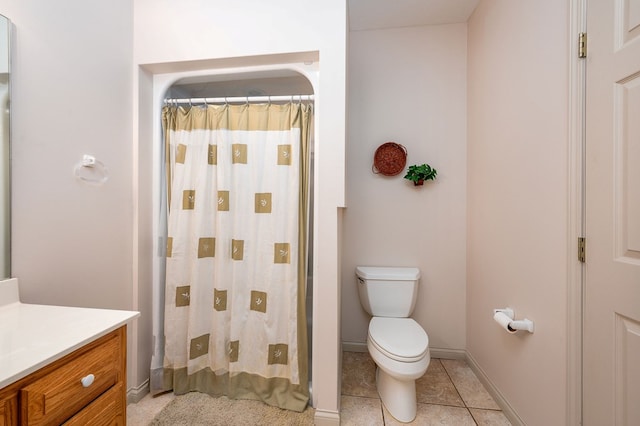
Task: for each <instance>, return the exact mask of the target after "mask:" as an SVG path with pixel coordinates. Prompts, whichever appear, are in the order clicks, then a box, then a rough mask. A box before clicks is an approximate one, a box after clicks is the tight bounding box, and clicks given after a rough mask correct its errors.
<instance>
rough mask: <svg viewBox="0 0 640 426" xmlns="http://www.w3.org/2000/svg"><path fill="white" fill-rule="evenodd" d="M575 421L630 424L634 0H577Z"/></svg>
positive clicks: (635, 188) (638, 112)
mask: <svg viewBox="0 0 640 426" xmlns="http://www.w3.org/2000/svg"><path fill="white" fill-rule="evenodd" d="M587 31H588V52H587V59H586V60H587V91H586V107H587V113H586V165H585V166H586V193H585V197H586V198H585V201H586V212H585V213H586V214H585V219H586V265H585V287H584V303H585V305H584V360H583V361H584V362H583V367H584V377H583V391H584V399H583V413H584V423H583V424H584V425H586V426H590V425H594V426H600V425H640V0H615V1H614V0H587Z"/></svg>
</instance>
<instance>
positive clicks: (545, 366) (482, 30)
mask: <svg viewBox="0 0 640 426" xmlns="http://www.w3.org/2000/svg"><path fill="white" fill-rule="evenodd" d="M568 24H569V13H568V2H558V1H556V0H543V1H516V2H514V1H511V0H482V1H481V2H480V4H479V6H478V8H477V9H476V11H475V12H474V14H473V15H472V17H471V19H470V21H469V60H468V64H469V74H468V75H469V77H468V81H469V98H468V102H469V128H468V131H469V145H468V191H467V194H468V212H469V214H468V228H469V233H468V265H467V277H468V285H467V350H468V351H469V354H470V355H471V356H472V357H473V359H475V361H476V362H477V364H478V365H479V366H480V368H481V369H482V370H483V371H484V373H486V375H487V376H488V377H489V379H490V380H491V382H492V383H493V384H494V385H495V387H496V388H497V389H498V391H499V392H500V393H501V394H502V395H503V396H504V397H505V399H506V400H507V402H508V403H509V405H511V407H512V408H513V409H514V410H515V411H516V413H517V414H518V415H519V416H520V418H521V420H523V421H524V422H525V423H526V424H528V425H532V426H533V425H560V424H565V421H566V415H567V398H566V393H567V313H566V312H567V302H568V301H567V289H568V282H567V281H568V275H569V273H568V268H569V264H570V262H571V261H573V259H574V257H573V256H572V257H571V258H570V259H569V258H568V257H567V256H568V255H567V252H568V235H569V232H568V222H569V218H568V206H569V193H568V165H569V161H568V156H567V153H568V81H567V78H568V65H569V61H570V58H569V39H568V36H569V34H568ZM506 306H509V307H511V308H513V309H514V310H515V313H516V316H517V317H518V318H523V317H527V318H529V319H531V320H533V321H534V322H535V333H534V334H531V335H528V334H526V333H525V334H520V333H519V334H517V335H508V334H507V333H505V332H504V331H503V330H501V329H500V328H499V327H498V326H497V325H496V324H495V323H494V321H493V320H492V309H493V308H498V307H506Z"/></svg>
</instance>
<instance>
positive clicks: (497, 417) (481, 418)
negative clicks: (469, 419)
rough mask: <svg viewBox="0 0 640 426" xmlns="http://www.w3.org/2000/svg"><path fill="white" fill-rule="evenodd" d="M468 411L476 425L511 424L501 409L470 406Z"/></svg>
mask: <svg viewBox="0 0 640 426" xmlns="http://www.w3.org/2000/svg"><path fill="white" fill-rule="evenodd" d="M469 411H471V415H472V416H473V419H474V420H475V421H476V423H477V424H478V426H511V422H510V421H509V419H507V417H506V416H505V415H504V414H503V413H502V411H495V410H480V409H478V408H470V409H469Z"/></svg>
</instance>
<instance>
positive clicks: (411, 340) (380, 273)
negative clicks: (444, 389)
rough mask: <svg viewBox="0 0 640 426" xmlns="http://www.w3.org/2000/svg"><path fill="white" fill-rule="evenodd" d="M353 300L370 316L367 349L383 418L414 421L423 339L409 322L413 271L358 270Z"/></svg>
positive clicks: (423, 365)
mask: <svg viewBox="0 0 640 426" xmlns="http://www.w3.org/2000/svg"><path fill="white" fill-rule="evenodd" d="M356 276H357V277H358V294H359V295H360V303H361V304H362V307H363V308H364V309H365V310H366V311H367V312H368V313H369V314H371V315H372V316H373V318H371V321H370V322H369V334H368V337H367V348H368V349H369V354H370V355H371V358H373V360H374V361H375V363H376V365H377V366H378V368H377V371H376V383H377V387H378V394H380V399H381V400H382V403H383V404H384V406H385V407H386V408H387V410H388V411H389V413H391V415H392V416H393V417H395V418H396V419H397V420H399V421H401V422H410V421H412V420H413V419H415V417H416V379H418V378H420V377H422V375H423V374H424V373H425V372H426V371H427V367H428V366H429V361H430V360H431V357H430V354H429V336H427V333H426V332H425V331H424V329H423V328H422V327H421V326H420V324H418V323H417V322H415V321H414V320H413V319H411V318H409V315H411V313H412V312H413V307H414V305H415V303H416V296H417V294H418V282H419V280H420V270H419V269H418V268H388V267H372V266H358V267H356Z"/></svg>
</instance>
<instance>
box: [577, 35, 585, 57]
mask: <svg viewBox="0 0 640 426" xmlns="http://www.w3.org/2000/svg"><path fill="white" fill-rule="evenodd" d="M586 57H587V33H580V34H578V58H586Z"/></svg>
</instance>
